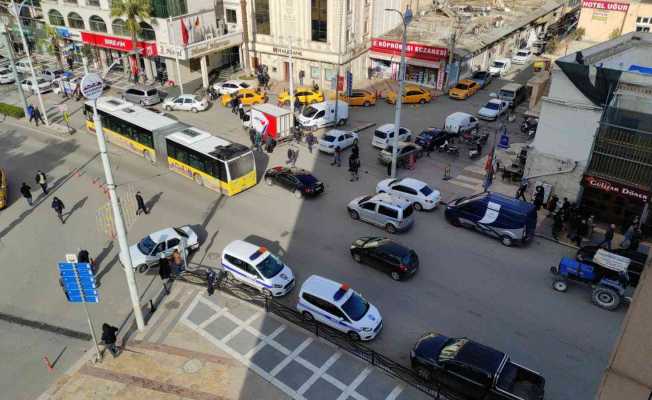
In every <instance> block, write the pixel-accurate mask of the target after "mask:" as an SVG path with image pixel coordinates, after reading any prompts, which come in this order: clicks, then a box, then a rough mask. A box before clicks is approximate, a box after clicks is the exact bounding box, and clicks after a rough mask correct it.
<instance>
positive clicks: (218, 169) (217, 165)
mask: <svg viewBox="0 0 652 400" xmlns="http://www.w3.org/2000/svg"><path fill="white" fill-rule="evenodd" d="M211 175H213V177H215V178H217V179H219V180H221V181H222V182H226V181H227V180H228V176H227V174H226V165H225V164H224V161H220V160H214V163H213V173H212V174H211Z"/></svg>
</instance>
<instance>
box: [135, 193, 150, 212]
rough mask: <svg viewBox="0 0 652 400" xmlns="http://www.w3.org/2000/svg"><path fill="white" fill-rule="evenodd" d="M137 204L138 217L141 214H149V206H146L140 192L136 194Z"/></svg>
mask: <svg viewBox="0 0 652 400" xmlns="http://www.w3.org/2000/svg"><path fill="white" fill-rule="evenodd" d="M136 204H137V205H138V209H137V210H136V215H140V213H141V212H144V213H145V214H149V210H148V209H147V206H145V200H144V199H143V196H142V195H141V194H140V192H136Z"/></svg>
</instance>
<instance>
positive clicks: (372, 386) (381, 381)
mask: <svg viewBox="0 0 652 400" xmlns="http://www.w3.org/2000/svg"><path fill="white" fill-rule="evenodd" d="M397 384H398V381H397V380H396V379H394V378H392V377H390V376H389V375H387V374H385V373H384V372H381V371H380V370H377V369H373V370H372V371H371V373H370V374H369V375H367V377H366V378H365V380H364V381H362V383H361V384H360V385H358V388H357V389H356V392H358V393H360V394H361V395H363V396H365V397H366V398H368V399H384V398H386V397H387V396H388V395H389V394H390V393H391V392H392V390H394V388H395V387H396V385H397Z"/></svg>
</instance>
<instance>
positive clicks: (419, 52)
mask: <svg viewBox="0 0 652 400" xmlns="http://www.w3.org/2000/svg"><path fill="white" fill-rule="evenodd" d="M371 51H375V52H377V53H385V54H392V55H396V56H400V55H401V42H400V41H398V40H386V39H371ZM405 56H406V57H410V58H416V59H419V60H427V61H441V60H446V59H447V58H448V49H447V48H446V47H433V46H426V45H425V44H417V43H408V44H407V47H406V48H405Z"/></svg>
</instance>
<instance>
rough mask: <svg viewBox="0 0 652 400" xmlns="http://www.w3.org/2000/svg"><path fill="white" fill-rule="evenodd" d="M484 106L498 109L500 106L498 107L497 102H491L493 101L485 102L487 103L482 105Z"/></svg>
mask: <svg viewBox="0 0 652 400" xmlns="http://www.w3.org/2000/svg"><path fill="white" fill-rule="evenodd" d="M484 107H485V108H488V109H490V110H498V109H499V108H500V107H498V103H493V102H492V103H487V105H486V106H484Z"/></svg>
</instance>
